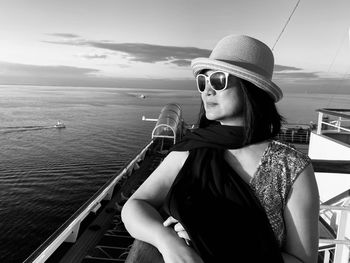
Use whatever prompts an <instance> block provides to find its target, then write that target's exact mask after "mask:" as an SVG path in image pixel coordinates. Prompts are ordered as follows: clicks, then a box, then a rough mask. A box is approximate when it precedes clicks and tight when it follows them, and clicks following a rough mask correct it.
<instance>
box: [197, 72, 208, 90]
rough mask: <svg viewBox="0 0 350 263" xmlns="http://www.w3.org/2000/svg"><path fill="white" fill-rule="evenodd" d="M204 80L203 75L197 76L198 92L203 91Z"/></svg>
mask: <svg viewBox="0 0 350 263" xmlns="http://www.w3.org/2000/svg"><path fill="white" fill-rule="evenodd" d="M205 82H206V80H205V76H203V75H198V76H197V86H198V90H199V91H200V92H203V91H204V90H205Z"/></svg>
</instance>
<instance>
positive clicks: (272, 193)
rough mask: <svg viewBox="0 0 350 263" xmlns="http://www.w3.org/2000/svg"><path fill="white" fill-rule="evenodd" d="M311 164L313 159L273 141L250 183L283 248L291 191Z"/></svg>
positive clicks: (286, 145)
mask: <svg viewBox="0 0 350 263" xmlns="http://www.w3.org/2000/svg"><path fill="white" fill-rule="evenodd" d="M310 163H311V160H310V158H309V157H308V156H306V155H305V154H303V153H301V152H299V151H298V150H296V149H295V148H294V147H292V146H290V145H288V144H285V143H282V142H280V141H275V140H273V141H271V142H270V143H269V145H268V147H267V148H266V150H265V152H264V154H263V156H262V158H261V160H260V163H259V166H258V168H257V171H256V173H255V175H254V177H253V179H252V180H251V181H250V187H251V188H252V189H253V190H254V192H255V194H256V196H257V197H258V199H259V201H260V202H261V204H262V206H263V207H264V209H265V211H266V214H267V217H268V219H269V221H270V224H271V226H272V229H273V232H274V233H275V236H276V239H277V241H278V243H279V246H280V247H282V246H283V244H284V242H285V238H286V229H285V224H284V217H283V211H284V208H285V206H286V203H287V201H288V196H289V192H290V189H291V187H292V185H293V183H294V181H295V180H296V179H297V177H298V176H299V174H300V173H301V172H302V171H303V170H304V169H305V168H306V166H308V165H309V164H310Z"/></svg>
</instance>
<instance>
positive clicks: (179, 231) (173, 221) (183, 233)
mask: <svg viewBox="0 0 350 263" xmlns="http://www.w3.org/2000/svg"><path fill="white" fill-rule="evenodd" d="M163 225H164V226H165V227H168V226H171V225H174V226H173V228H174V230H175V231H176V233H177V235H178V236H179V237H181V238H183V239H185V240H186V241H187V240H190V237H189V236H188V234H187V232H186V230H185V229H184V227H183V226H182V225H181V224H180V223H179V221H177V220H176V219H175V218H173V217H172V216H169V217H168V218H167V219H166V220H165V221H164V222H163ZM186 243H187V242H186Z"/></svg>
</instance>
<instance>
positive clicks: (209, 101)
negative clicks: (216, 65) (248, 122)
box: [201, 70, 243, 126]
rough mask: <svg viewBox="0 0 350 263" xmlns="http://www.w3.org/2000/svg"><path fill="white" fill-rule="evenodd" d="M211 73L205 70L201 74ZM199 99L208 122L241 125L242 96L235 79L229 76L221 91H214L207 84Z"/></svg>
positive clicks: (239, 85) (237, 81) (239, 86)
mask: <svg viewBox="0 0 350 263" xmlns="http://www.w3.org/2000/svg"><path fill="white" fill-rule="evenodd" d="M212 72H213V70H207V71H205V72H203V73H202V74H205V75H207V76H208V75H210V73H212ZM201 97H202V101H203V104H204V109H205V115H206V117H207V119H208V120H215V121H219V122H220V123H221V124H223V125H235V126H242V125H243V104H242V98H243V94H242V89H241V84H240V82H239V80H238V78H237V77H235V76H232V75H230V76H229V78H228V83H227V88H226V89H225V90H223V91H215V90H214V89H212V88H211V86H210V83H208V82H207V83H206V87H205V90H204V91H203V93H202V94H201Z"/></svg>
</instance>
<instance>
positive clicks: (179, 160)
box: [164, 151, 189, 167]
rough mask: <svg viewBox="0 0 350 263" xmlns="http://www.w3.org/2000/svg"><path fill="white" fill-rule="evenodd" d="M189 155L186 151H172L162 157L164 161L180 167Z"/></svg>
mask: <svg viewBox="0 0 350 263" xmlns="http://www.w3.org/2000/svg"><path fill="white" fill-rule="evenodd" d="M188 155H189V152H188V151H172V152H170V153H169V154H168V155H167V157H166V158H165V159H164V161H165V162H166V163H169V164H173V165H178V166H179V167H182V166H183V164H184V163H185V161H186V159H187V157H188Z"/></svg>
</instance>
